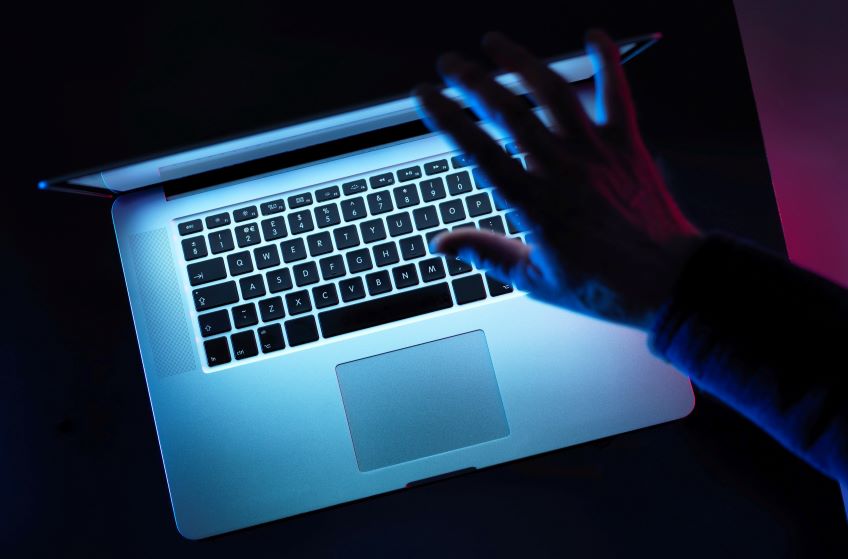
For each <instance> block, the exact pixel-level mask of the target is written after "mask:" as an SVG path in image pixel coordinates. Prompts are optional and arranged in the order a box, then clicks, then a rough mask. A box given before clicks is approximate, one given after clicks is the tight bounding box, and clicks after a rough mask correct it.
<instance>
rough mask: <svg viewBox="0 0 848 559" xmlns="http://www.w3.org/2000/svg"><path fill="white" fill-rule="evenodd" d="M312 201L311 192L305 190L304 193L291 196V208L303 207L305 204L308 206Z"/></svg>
mask: <svg viewBox="0 0 848 559" xmlns="http://www.w3.org/2000/svg"><path fill="white" fill-rule="evenodd" d="M311 203H312V193H311V192H304V193H303V194H295V195H294V196H289V208H291V209H292V210H293V209H295V208H302V207H303V206H308V205H309V204H311Z"/></svg>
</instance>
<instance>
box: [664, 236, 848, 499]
mask: <svg viewBox="0 0 848 559" xmlns="http://www.w3.org/2000/svg"><path fill="white" fill-rule="evenodd" d="M648 343H649V347H650V349H651V350H652V351H653V352H654V353H655V354H656V355H658V356H659V357H661V358H663V359H665V360H666V361H668V362H670V363H671V364H672V365H674V366H675V367H676V368H678V369H680V370H681V371H683V372H685V373H686V374H688V375H689V377H690V378H691V379H692V381H693V382H694V383H696V384H697V385H699V386H700V387H701V388H702V389H703V390H705V391H707V392H710V393H712V394H714V395H715V396H716V397H718V398H719V399H721V400H723V401H724V402H725V403H727V404H728V405H729V406H731V407H733V408H735V409H736V410H737V411H739V412H741V413H742V414H743V415H745V416H747V417H748V418H749V419H750V420H751V421H753V422H755V423H756V424H758V425H759V426H760V427H762V428H763V429H764V430H766V431H767V432H768V433H770V434H771V435H772V436H773V437H774V438H776V439H777V440H778V441H780V442H781V443H782V444H783V445H784V446H786V447H787V448H789V449H790V450H791V451H793V452H795V453H796V454H797V455H798V456H800V457H801V458H803V459H804V460H806V461H807V462H809V463H810V464H812V465H813V466H814V467H816V468H818V469H819V470H820V471H822V472H823V473H825V474H827V475H829V476H831V477H834V478H836V479H838V480H840V481H842V482H845V481H848V382H846V379H848V291H846V290H845V289H843V288H841V287H839V286H838V285H836V284H834V283H831V282H829V281H827V280H826V279H824V278H822V277H820V276H817V275H815V274H813V273H811V272H808V271H806V270H803V269H801V268H798V267H796V266H794V265H792V264H791V263H789V262H788V261H787V260H785V259H784V258H783V257H781V256H778V255H775V254H772V253H771V252H767V251H765V250H763V249H760V248H757V247H755V246H754V245H752V244H749V243H747V242H743V241H741V240H738V239H734V238H733V237H730V236H728V235H725V234H721V233H716V234H712V235H709V236H707V237H706V239H705V240H704V241H702V242H701V244H700V245H699V247H698V248H697V249H696V250H695V252H694V253H693V254H692V256H690V257H689V259H688V260H687V263H686V264H685V265H684V267H683V270H682V272H681V274H680V276H679V278H678V280H677V284H676V286H675V289H674V292H673V295H672V296H671V298H670V299H669V300H668V301H667V302H666V303H665V305H664V306H663V308H662V309H661V310H660V312H659V314H658V316H657V319H656V321H655V323H654V325H653V326H652V328H651V330H650V331H649V338H648Z"/></svg>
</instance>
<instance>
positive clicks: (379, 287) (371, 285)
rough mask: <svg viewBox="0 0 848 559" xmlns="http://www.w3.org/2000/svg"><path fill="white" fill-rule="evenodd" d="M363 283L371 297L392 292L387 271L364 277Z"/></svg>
mask: <svg viewBox="0 0 848 559" xmlns="http://www.w3.org/2000/svg"><path fill="white" fill-rule="evenodd" d="M365 283H366V284H367V285H368V293H370V294H371V295H380V294H381V293H386V292H388V291H391V290H392V282H391V280H390V279H389V271H388V270H380V271H379V272H374V273H373V274H368V275H366V276H365Z"/></svg>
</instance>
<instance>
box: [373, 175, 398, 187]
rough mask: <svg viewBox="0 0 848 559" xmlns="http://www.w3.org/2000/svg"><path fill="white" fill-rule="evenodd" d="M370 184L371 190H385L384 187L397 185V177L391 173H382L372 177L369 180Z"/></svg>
mask: <svg viewBox="0 0 848 559" xmlns="http://www.w3.org/2000/svg"><path fill="white" fill-rule="evenodd" d="M368 182H370V183H371V188H383V187H384V186H391V185H393V184H394V183H395V176H394V175H393V174H391V173H382V174H380V175H376V176H373V177H371V178H370V179H368Z"/></svg>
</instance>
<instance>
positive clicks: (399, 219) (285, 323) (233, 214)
mask: <svg viewBox="0 0 848 559" xmlns="http://www.w3.org/2000/svg"><path fill="white" fill-rule="evenodd" d="M504 149H505V150H506V151H507V152H509V153H510V154H511V155H513V157H515V158H517V159H519V160H520V161H521V162H522V163H524V161H523V157H522V155H521V153H520V152H519V149H518V147H517V146H516V145H515V144H514V143H507V144H505V145H504ZM175 226H176V228H177V231H178V233H179V235H180V237H181V245H182V255H183V258H184V260H185V269H186V275H185V276H184V277H185V279H186V281H187V282H188V283H189V285H190V286H191V293H192V297H193V299H194V311H195V312H194V314H195V316H194V319H195V328H196V329H197V330H196V332H198V334H199V336H198V339H200V340H202V345H203V347H202V348H201V350H202V353H203V354H204V355H205V356H206V363H207V365H208V366H209V367H216V366H220V365H224V364H226V363H230V362H233V361H234V360H235V361H242V360H250V359H252V358H257V357H258V356H260V355H264V354H271V353H276V352H281V351H285V350H286V349H290V348H293V347H297V346H302V345H304V344H310V343H313V342H316V341H318V340H320V339H322V338H324V339H327V338H332V337H334V336H340V335H342V334H347V333H350V332H355V331H358V330H362V329H365V328H370V327H373V326H378V325H381V324H386V323H390V322H394V321H398V320H402V319H405V318H410V317H413V316H419V315H422V314H426V313H430V312H435V311H438V310H442V309H447V308H451V307H453V306H455V305H467V304H469V303H473V302H475V301H482V300H484V299H487V298H491V297H499V296H503V295H506V294H509V293H512V292H513V289H512V286H510V285H506V284H503V283H501V282H499V281H496V280H494V279H493V278H491V277H489V276H487V275H485V274H483V273H481V272H480V271H478V270H477V269H475V268H474V266H472V265H470V264H468V263H466V262H463V261H462V260H460V259H458V258H446V257H443V256H440V255H434V254H432V253H431V252H430V250H429V247H428V244H429V241H430V239H431V238H433V237H434V236H435V235H437V234H439V233H441V232H444V231H447V230H448V229H451V230H452V229H457V228H460V227H478V228H481V229H488V230H491V231H495V232H498V233H503V234H506V235H508V236H511V237H514V238H518V239H522V238H523V234H524V232H525V231H526V226H525V225H524V224H523V220H522V219H521V218H520V216H519V215H518V214H517V213H515V212H514V211H512V210H510V208H509V207H507V204H506V202H505V201H504V200H503V199H502V198H501V197H499V196H497V192H496V189H494V188H493V187H492V185H491V184H489V183H488V181H487V180H486V178H485V176H484V175H483V174H482V173H481V172H480V170H479V168H478V167H476V166H474V164H473V161H471V159H470V158H469V157H467V156H464V155H462V154H457V155H452V156H451V155H448V156H442V157H439V158H436V157H434V158H429V159H424V160H421V161H419V162H418V163H417V164H409V163H407V164H405V165H398V166H396V167H389V168H385V169H382V170H380V171H378V172H372V173H363V174H362V175H361V177H358V178H353V177H351V178H350V179H346V180H345V181H344V182H342V181H338V182H336V183H335V184H333V183H324V184H322V185H316V186H312V187H309V188H306V189H301V190H299V191H295V192H294V193H293V194H291V193H286V195H285V196H279V197H271V198H263V199H261V200H254V201H251V202H247V203H245V204H241V205H238V206H232V207H227V208H220V209H218V210H215V211H211V212H206V213H204V214H201V215H197V216H191V217H186V218H183V219H179V220H176V222H175Z"/></svg>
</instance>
